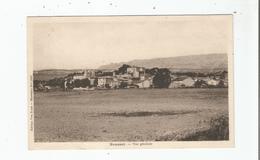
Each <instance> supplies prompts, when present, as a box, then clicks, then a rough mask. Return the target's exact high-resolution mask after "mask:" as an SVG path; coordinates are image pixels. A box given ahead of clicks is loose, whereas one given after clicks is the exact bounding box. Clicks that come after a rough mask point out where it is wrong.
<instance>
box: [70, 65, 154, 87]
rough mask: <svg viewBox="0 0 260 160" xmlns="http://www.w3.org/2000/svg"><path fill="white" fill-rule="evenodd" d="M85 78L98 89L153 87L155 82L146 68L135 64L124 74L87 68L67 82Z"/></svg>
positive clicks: (91, 85)
mask: <svg viewBox="0 0 260 160" xmlns="http://www.w3.org/2000/svg"><path fill="white" fill-rule="evenodd" d="M83 79H88V80H89V81H90V87H96V88H97V89H117V88H151V87H152V84H153V82H152V79H153V77H152V76H151V75H149V74H147V73H145V68H143V67H135V66H133V67H129V68H127V70H126V73H124V74H117V73H116V70H85V71H83V72H82V73H76V74H74V75H73V76H72V77H71V78H70V79H68V80H69V81H70V82H66V83H73V82H75V81H76V80H83ZM65 87H66V86H65Z"/></svg>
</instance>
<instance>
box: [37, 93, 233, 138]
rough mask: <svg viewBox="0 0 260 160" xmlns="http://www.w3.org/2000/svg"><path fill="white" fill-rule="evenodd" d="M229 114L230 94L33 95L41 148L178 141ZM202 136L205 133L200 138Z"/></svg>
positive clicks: (204, 128)
mask: <svg viewBox="0 0 260 160" xmlns="http://www.w3.org/2000/svg"><path fill="white" fill-rule="evenodd" d="M227 114H228V89H224V88H215V89H146V90H144V89H122V90H95V91H70V92H62V91H55V92H35V94H34V134H35V141H37V142H78V141H156V140H159V141H160V140H174V138H169V137H171V136H173V135H175V137H176V135H177V137H178V135H185V134H186V135H187V134H192V133H195V132H197V131H200V130H201V131H205V130H206V129H207V128H209V121H210V119H212V118H214V117H217V116H219V115H227ZM202 133H203V132H202Z"/></svg>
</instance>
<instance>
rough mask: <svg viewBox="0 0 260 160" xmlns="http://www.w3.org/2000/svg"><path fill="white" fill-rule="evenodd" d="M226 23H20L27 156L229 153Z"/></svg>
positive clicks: (179, 19)
mask: <svg viewBox="0 0 260 160" xmlns="http://www.w3.org/2000/svg"><path fill="white" fill-rule="evenodd" d="M232 27H233V17H232V15H179V16H177V15H161V16H82V17H28V18H27V37H28V39H27V52H28V54H27V56H28V57H27V60H28V86H29V87H28V95H29V99H28V104H29V106H28V126H29V130H28V133H29V145H30V148H31V149H41V148H53V149H59V148H73V149H79V148H84V149H92V148H171V147H177V148H182V147H232V146H233V145H234V128H233V126H234V104H233V94H234V93H233V82H234V81H233V34H232V33H233V28H232Z"/></svg>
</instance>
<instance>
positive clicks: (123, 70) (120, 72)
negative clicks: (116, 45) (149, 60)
mask: <svg viewBox="0 0 260 160" xmlns="http://www.w3.org/2000/svg"><path fill="white" fill-rule="evenodd" d="M129 67H131V66H129V65H127V64H123V65H122V66H121V67H119V68H118V72H117V73H118V74H125V73H126V72H127V68H129Z"/></svg>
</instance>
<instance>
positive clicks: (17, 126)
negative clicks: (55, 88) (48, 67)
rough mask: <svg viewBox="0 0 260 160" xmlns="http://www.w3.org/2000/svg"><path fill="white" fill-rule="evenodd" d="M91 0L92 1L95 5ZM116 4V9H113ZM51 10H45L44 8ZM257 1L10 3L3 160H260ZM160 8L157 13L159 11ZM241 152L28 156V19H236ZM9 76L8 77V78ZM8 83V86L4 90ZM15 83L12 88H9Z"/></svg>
mask: <svg viewBox="0 0 260 160" xmlns="http://www.w3.org/2000/svg"><path fill="white" fill-rule="evenodd" d="M89 1H90V0H89ZM110 3H112V5H110ZM43 6H44V7H45V8H44V7H43ZM257 6H258V2H257V0H246V1H245V0H233V1H231V0H211V1H208V0H196V1H192V0H185V1H175V0H171V1H170V0H168V1H166V0H162V1H160V2H159V1H155V0H147V1H142V2H141V1H138V0H131V1H119V0H118V1H113V0H111V1H99V0H98V1H95V2H94V1H90V4H88V1H68V0H66V1H65V0H60V1H58V0H53V1H51V2H50V1H49V2H48V3H47V2H46V1H33V0H31V1H27V2H25V1H4V3H2V4H1V6H0V13H1V14H0V16H1V20H2V21H1V30H0V35H1V36H0V37H1V38H0V39H1V42H2V43H1V44H2V45H1V60H0V61H1V63H0V65H1V75H2V76H1V84H2V87H1V97H4V98H1V102H0V103H1V104H0V106H1V109H2V111H1V112H0V125H1V133H0V145H1V146H0V147H1V148H0V151H1V155H0V157H1V159H36V158H37V159H58V158H59V159H65V160H66V159H122V158H124V159H126V160H127V159H148V158H149V159H184V160H185V159H200V160H206V159H210V160H219V159H222V160H223V159H229V160H244V159H250V160H251V159H252V160H256V159H257V143H258V138H257V132H258V129H257V125H258V122H257V116H258V113H257V107H258V103H257V99H258V94H257V90H258V74H257V72H258V66H257V65H258V64H257V63H258V51H257V50H258V49H257V47H258V46H257V45H258V42H257V35H258V31H257V28H258V22H257V18H258V17H257V16H258V15H257ZM153 8H155V9H153ZM233 13H234V37H235V43H234V46H235V48H234V50H235V51H234V53H235V58H234V63H235V67H234V68H235V77H234V79H235V115H236V116H235V133H236V147H235V148H231V149H215V148H214V149H167V150H161V149H160V150H155V149H151V150H94V151H28V146H27V145H28V143H27V137H28V136H27V130H28V129H27V95H26V94H25V93H26V91H27V90H26V89H27V87H26V16H53V15H64V16H65V15H118V14H119V15H132V14H143V15H149V14H152V15H153V14H233ZM2 77H3V78H2ZM3 84H6V85H3ZM7 84H12V85H7Z"/></svg>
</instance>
